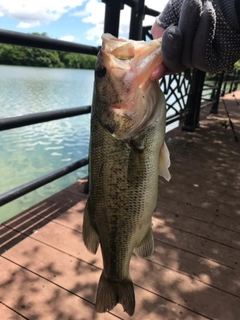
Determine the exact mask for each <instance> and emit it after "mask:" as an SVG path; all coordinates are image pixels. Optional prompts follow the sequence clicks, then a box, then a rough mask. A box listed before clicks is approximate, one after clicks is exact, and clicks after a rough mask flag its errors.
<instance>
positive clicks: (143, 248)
mask: <svg viewBox="0 0 240 320" xmlns="http://www.w3.org/2000/svg"><path fill="white" fill-rule="evenodd" d="M153 251H154V239H153V234H152V228H149V230H148V232H147V234H146V235H145V237H144V238H143V240H142V241H141V242H140V243H139V245H138V246H137V247H136V248H135V249H134V253H135V254H136V255H137V256H139V257H141V258H147V257H150V256H151V255H152V254H153Z"/></svg>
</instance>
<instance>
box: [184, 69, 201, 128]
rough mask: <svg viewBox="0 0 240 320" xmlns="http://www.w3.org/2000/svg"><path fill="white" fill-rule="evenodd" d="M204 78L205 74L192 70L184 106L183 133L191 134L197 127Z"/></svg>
mask: <svg viewBox="0 0 240 320" xmlns="http://www.w3.org/2000/svg"><path fill="white" fill-rule="evenodd" d="M204 78H205V72H203V71H200V70H196V69H194V70H193V77H192V82H191V87H190V92H189V95H188V100H187V104H186V109H187V114H186V117H185V121H184V125H183V127H182V130H183V131H190V132H193V131H194V130H195V129H196V128H197V127H198V122H199V114H200V106H201V98H202V89H203V84H204Z"/></svg>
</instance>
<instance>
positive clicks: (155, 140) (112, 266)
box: [83, 35, 169, 315]
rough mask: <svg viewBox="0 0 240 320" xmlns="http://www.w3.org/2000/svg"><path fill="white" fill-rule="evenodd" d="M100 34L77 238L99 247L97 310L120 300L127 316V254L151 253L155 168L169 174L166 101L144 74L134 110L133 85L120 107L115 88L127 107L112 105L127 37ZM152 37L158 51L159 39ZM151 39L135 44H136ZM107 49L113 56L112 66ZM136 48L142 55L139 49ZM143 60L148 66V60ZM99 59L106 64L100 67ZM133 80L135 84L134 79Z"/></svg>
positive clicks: (130, 306) (131, 302)
mask: <svg viewBox="0 0 240 320" xmlns="http://www.w3.org/2000/svg"><path fill="white" fill-rule="evenodd" d="M103 38H104V36H103ZM104 39H105V41H106V42H107V40H109V46H111V45H113V47H114V48H113V49H114V50H112V52H111V50H110V49H109V47H106V46H107V45H106V44H104V41H103V44H104V45H103V48H102V50H101V51H100V54H99V56H98V60H97V65H96V70H97V68H99V67H100V69H99V70H101V74H99V77H98V76H97V73H96V76H95V85H94V88H95V89H94V90H95V91H94V95H93V105H92V115H91V139H90V146H89V185H90V188H89V196H88V200H87V205H86V208H85V211H84V221H83V240H84V243H85V245H86V247H87V248H88V250H89V251H91V252H93V253H96V251H97V248H98V245H99V244H100V247H101V251H102V258H103V272H102V275H101V277H100V281H99V286H98V291H97V297H96V311H98V312H106V311H109V310H111V309H112V308H113V307H114V306H115V305H116V304H117V303H121V304H122V305H123V308H124V310H125V311H126V312H127V313H128V314H129V315H132V314H133V313H134V309H135V296H134V289H133V283H132V279H131V276H130V272H129V264H130V259H131V256H132V253H133V252H134V253H135V254H137V255H138V256H140V257H147V256H149V255H151V254H152V252H153V249H154V244H153V236H152V221H151V220H152V215H153V212H154V210H155V207H156V202H157V193H158V174H159V173H160V174H162V175H163V176H165V178H166V179H169V173H168V166H169V154H168V151H167V148H166V146H165V144H164V134H165V122H166V118H165V117H166V105H165V100H164V97H163V94H162V92H161V90H160V88H159V85H158V83H157V82H154V81H150V80H149V79H148V75H146V79H145V81H144V82H143V83H139V86H138V87H137V88H136V93H137V94H138V93H139V94H140V95H141V99H140V98H139V96H138V97H136V101H137V102H136V110H135V105H134V101H133V102H132V101H130V102H129V104H130V105H131V108H130V109H131V110H130V113H129V112H128V111H129V110H128V102H127V98H128V95H129V94H130V95H131V97H132V96H133V97H134V93H135V91H134V92H133V90H130V89H129V88H128V89H126V101H125V103H126V106H124V104H123V99H122V90H123V89H122V88H120V93H119V95H120V98H119V99H120V103H121V107H124V108H125V107H126V110H125V109H124V110H123V112H122V111H121V107H119V108H118V106H117V111H115V107H116V101H117V97H118V86H117V85H114V86H113V85H111V84H112V83H113V82H114V83H116V81H119V83H124V81H126V79H127V81H128V77H126V76H125V75H126V74H128V72H131V71H129V70H131V68H130V67H129V64H128V65H127V66H125V65H124V64H123V62H122V60H121V59H122V57H124V54H125V49H124V45H125V44H127V48H126V49H129V45H130V44H131V43H130V44H129V42H127V41H126V42H124V41H122V40H121V41H120V44H119V43H118V39H117V38H114V37H113V36H110V35H107V36H105V38H104ZM111 41H113V43H112V42H111ZM133 44H134V45H136V46H137V49H138V51H136V52H137V53H136V52H135V51H134V50H132V51H131V54H133V52H135V56H134V57H135V58H136V59H137V58H138V57H139V52H140V50H139V48H138V46H139V42H137V41H133ZM153 44H154V49H155V50H158V49H159V42H154V43H153ZM118 45H120V48H121V52H120V54H119V56H120V57H121V59H120V62H119V63H120V66H121V67H122V68H123V69H122V71H121V76H122V77H123V78H121V79H120V80H119V79H118V77H119V66H118V48H119V47H118ZM151 45H152V44H151ZM151 45H148V44H146V43H142V44H140V46H143V50H144V49H145V48H148V47H151ZM133 49H134V48H133ZM151 50H153V49H152V47H151ZM105 51H106V52H105ZM113 53H114V55H116V56H114V57H113V58H114V59H113V62H112V68H111V54H113ZM126 54H127V53H126ZM142 54H143V56H144V57H145V54H146V53H144V52H143V53H142ZM116 57H117V59H116ZM126 58H128V56H126ZM132 59H133V56H132V55H131V57H130V60H129V61H128V59H124V62H125V61H126V63H130V65H131V64H132V63H133V62H134V60H132ZM152 59H156V58H155V57H152ZM106 61H107V62H106ZM140 62H141V61H139V60H137V61H136V63H138V68H140V67H141V64H140ZM149 63H150V65H151V66H152V62H151V60H150V61H149ZM105 65H106V66H107V67H109V69H106V72H102V71H103V68H105ZM108 65H110V66H108ZM145 65H146V63H144V66H145ZM152 68H153V66H152ZM125 69H126V70H125ZM124 71H125V73H124ZM143 72H144V70H143ZM116 79H117V80H116ZM141 79H142V78H141ZM132 83H133V84H134V85H136V83H137V81H136V79H134V80H133V82H132ZM107 84H109V88H110V89H109V90H115V91H114V92H113V93H111V94H110V100H111V99H112V98H111V97H112V96H114V97H115V98H114V107H112V105H111V101H112V100H111V101H110V102H109V105H108V104H107V101H108V100H107V88H108V85H107ZM129 85H130V86H131V83H129ZM124 87H126V88H127V85H125V86H124ZM134 99H135V98H134ZM146 99H148V100H146ZM147 102H148V103H149V105H148V106H147V107H148V108H149V110H148V109H147V108H146V103H147ZM151 104H152V105H151ZM142 109H143V110H146V114H147V116H146V119H144V121H145V122H146V124H145V122H144V121H142V119H141V116H138V113H139V114H140V115H141V114H143V117H144V116H145V115H144V112H143V110H142ZM126 122H127V123H126ZM143 124H144V125H143ZM139 128H140V129H139Z"/></svg>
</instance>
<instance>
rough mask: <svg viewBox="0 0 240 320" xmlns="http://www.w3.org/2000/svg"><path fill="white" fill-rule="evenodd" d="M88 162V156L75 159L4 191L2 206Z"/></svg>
mask: <svg viewBox="0 0 240 320" xmlns="http://www.w3.org/2000/svg"><path fill="white" fill-rule="evenodd" d="M87 164H88V157H87V158H84V159H81V160H78V161H75V162H73V163H71V164H69V165H67V166H65V167H63V168H60V169H57V170H54V171H52V172H50V173H48V174H45V175H43V176H42V177H40V178H37V179H34V180H32V181H30V182H27V183H24V184H22V185H20V186H18V187H16V188H13V189H11V190H9V191H7V192H4V193H2V194H1V195H0V206H3V205H5V204H7V203H9V202H11V201H13V200H16V199H17V198H20V197H21V196H24V195H25V194H27V193H29V192H31V191H33V190H35V189H37V188H40V187H42V186H44V185H45V184H47V183H49V182H52V181H54V180H56V179H59V178H61V177H63V176H64V175H66V174H68V173H70V172H72V171H75V170H77V169H79V168H82V167H84V166H86V165H87Z"/></svg>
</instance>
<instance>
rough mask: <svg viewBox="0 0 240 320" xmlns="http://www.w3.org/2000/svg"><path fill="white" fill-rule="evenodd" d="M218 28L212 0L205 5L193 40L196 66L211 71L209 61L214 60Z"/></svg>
mask: <svg viewBox="0 0 240 320" xmlns="http://www.w3.org/2000/svg"><path fill="white" fill-rule="evenodd" d="M215 28H216V14H215V10H214V8H213V6H212V3H211V2H207V3H206V4H205V6H204V9H203V12H202V15H201V19H200V22H199V25H198V29H197V32H196V35H195V39H194V42H193V54H192V62H193V64H194V66H195V68H198V69H200V70H202V71H210V70H209V65H208V61H211V60H212V54H213V51H212V50H213V48H212V41H213V38H214V33H215ZM215 62H216V63H217V61H215Z"/></svg>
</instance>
